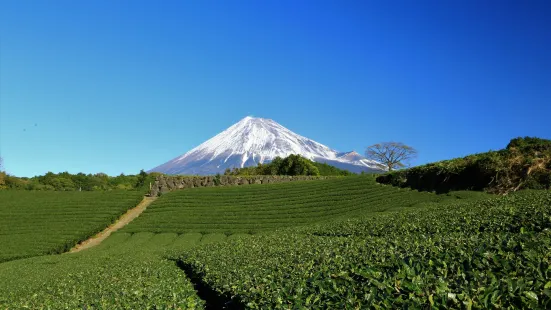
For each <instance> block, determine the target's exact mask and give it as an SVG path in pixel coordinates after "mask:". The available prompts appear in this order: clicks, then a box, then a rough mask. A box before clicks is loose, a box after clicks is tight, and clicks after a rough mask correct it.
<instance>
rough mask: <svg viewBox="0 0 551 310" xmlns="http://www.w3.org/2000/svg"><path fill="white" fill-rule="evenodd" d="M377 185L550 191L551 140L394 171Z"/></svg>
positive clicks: (525, 142)
mask: <svg viewBox="0 0 551 310" xmlns="http://www.w3.org/2000/svg"><path fill="white" fill-rule="evenodd" d="M377 182H380V183H384V184H391V185H394V186H400V187H411V188H414V189H418V190H423V191H436V192H448V191H453V190H477V191H481V190H486V191H488V192H492V193H502V194H503V193H508V192H514V191H517V190H521V189H550V188H551V140H545V139H539V138H530V137H525V138H516V139H512V140H511V141H510V143H509V144H508V145H507V147H506V148H505V149H503V150H499V151H492V152H487V153H480V154H474V155H469V156H466V157H464V158H456V159H452V160H444V161H440V162H436V163H431V164H427V165H422V166H418V167H413V168H410V169H406V170H399V171H393V172H391V173H388V174H385V175H382V176H379V177H378V178H377Z"/></svg>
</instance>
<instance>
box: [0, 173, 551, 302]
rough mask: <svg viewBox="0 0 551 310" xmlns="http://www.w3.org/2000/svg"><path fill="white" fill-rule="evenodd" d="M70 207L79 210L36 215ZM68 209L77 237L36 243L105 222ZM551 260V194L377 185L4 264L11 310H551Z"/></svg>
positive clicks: (195, 206)
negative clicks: (438, 190) (436, 191)
mask: <svg viewBox="0 0 551 310" xmlns="http://www.w3.org/2000/svg"><path fill="white" fill-rule="evenodd" d="M29 193H31V194H35V195H39V194H43V193H32V192H27V193H26V194H27V195H28V194H29ZM6 194H7V193H2V192H0V195H6ZM49 194H58V195H59V194H66V193H55V192H53V193H49ZM73 194H75V195H77V194H80V193H73ZM93 194H97V193H93ZM104 195H113V197H112V198H110V199H111V200H110V201H112V202H113V203H115V201H116V199H119V200H124V199H123V197H122V196H117V195H122V194H116V193H104ZM128 195H129V194H128ZM0 197H1V196H0ZM37 197H38V196H37ZM60 197H64V198H63V199H67V201H69V198H71V199H76V198H74V197H73V196H70V195H69V196H58V197H57V198H51V199H52V200H48V199H47V198H48V196H44V198H43V199H37V201H38V202H39V203H35V205H39V204H43V205H47V202H48V201H52V202H54V201H57V202H58V203H59V202H61V201H63V199H61V198H60ZM65 197H67V198H65ZM101 197H103V196H101ZM136 198H137V199H136ZM125 199H128V200H125V201H127V203H129V204H131V205H132V204H135V203H137V201H138V200H139V197H135V198H134V199H136V201H134V202H133V203H130V198H128V197H127V198H125ZM27 200H30V198H28V199H23V198H21V200H19V201H20V205H25V204H24V203H22V201H27ZM88 200H90V201H92V200H94V201H93V202H94V204H92V205H93V206H96V205H97V204H96V202H97V201H98V200H96V198H92V197H88ZM99 201H102V200H99ZM64 204H65V205H72V206H73V208H70V211H71V212H65V213H64V212H61V211H57V212H53V213H52V217H53V218H55V219H59V223H62V219H63V218H64V217H66V220H65V221H66V222H68V223H67V224H66V225H67V226H63V225H61V224H59V225H54V224H52V225H51V226H47V225H45V224H44V225H43V226H37V227H42V229H43V230H41V231H40V232H37V233H36V234H35V235H36V236H38V235H39V234H40V233H42V234H49V235H50V236H56V234H60V233H58V232H67V236H71V234H70V233H69V232H70V231H72V230H73V231H75V232H76V231H83V228H82V227H85V226H86V225H87V221H89V220H90V219H93V218H94V217H93V215H95V214H96V212H91V213H85V212H83V213H82V217H81V218H82V219H83V220H82V219H79V218H77V217H75V216H74V215H73V213H72V212H73V211H75V210H81V209H80V207H84V206H89V208H92V206H91V205H90V204H89V202H88V201H85V200H81V201H79V202H74V203H72V204H69V203H67V202H66V203H64ZM121 204H122V203H121ZM59 205H61V204H59ZM100 205H104V206H105V207H106V209H109V208H107V203H105V204H103V203H101V204H100ZM115 205H117V204H114V206H115ZM77 206H80V207H77ZM2 208H4V205H2ZM11 208H12V209H11V210H12V212H15V210H23V209H17V207H16V204H15V203H13V204H12V207H11ZM29 208H30V207H29ZM113 208H114V209H116V208H115V207H113ZM35 209H36V207H35ZM35 209H32V210H35ZM52 210H58V209H52ZM99 210H103V209H99ZM117 210H120V211H118V212H119V214H120V212H124V210H126V209H125V208H123V207H122V205H121V207H120V209H117ZM32 212H34V211H29V215H28V216H29V217H27V221H29V222H31V221H33V219H32V214H35V215H36V214H38V215H39V216H37V218H38V219H41V220H43V217H46V214H48V213H47V212H44V213H32ZM113 212H114V211H113ZM6 214H8V213H6ZM18 214H21V213H18ZM115 217H116V216H115ZM69 219H72V222H71V220H69ZM0 221H3V219H0ZM52 221H54V220H52ZM12 222H17V221H16V220H15V218H12V221H8V222H7V223H10V225H12ZM23 222H24V221H23V220H21V223H23ZM69 222H71V223H69ZM106 222H109V221H108V220H107V221H106ZM17 223H19V222H17ZM53 223H56V222H53ZM107 224H108V223H104V224H103V225H104V226H106V225H107ZM3 227H4V226H2V229H3ZM62 227H67V229H66V230H65V229H60V228H62ZM6 231H7V230H6ZM3 232H5V231H3ZM29 233H32V229H29ZM74 235H76V233H75V234H74ZM33 236H34V235H33ZM64 236H65V235H64ZM37 238H38V237H37ZM5 240H11V239H9V238H8V239H5ZM5 240H3V239H0V251H2V250H1V249H3V247H4V244H7V243H6V241H5ZM14 240H15V239H14ZM37 240H41V239H37ZM44 240H46V239H44ZM12 244H17V243H16V242H12ZM29 249H31V247H27V248H22V251H23V250H24V251H27V252H26V253H30V252H29V251H30V250H29ZM549 249H551V193H550V192H549V191H523V192H518V193H515V194H510V195H508V196H493V195H488V194H484V193H479V192H468V191H465V192H452V193H449V194H444V195H435V194H432V193H427V192H418V191H414V190H409V189H399V188H395V187H392V186H388V185H381V184H378V183H376V182H375V181H374V179H373V178H371V177H363V176H353V177H345V178H337V179H331V180H322V181H304V182H296V183H283V184H269V185H249V186H242V187H217V188H197V189H186V190H182V191H176V192H171V193H168V194H164V195H163V196H161V197H160V198H159V199H157V200H156V201H155V202H154V203H153V204H151V205H150V206H149V207H148V208H147V209H146V211H145V212H144V213H143V214H141V215H140V216H139V217H138V218H137V219H136V220H134V221H133V222H131V223H130V224H129V225H127V226H126V227H125V228H123V229H122V230H121V231H119V232H116V233H114V234H113V235H111V236H110V237H109V238H108V239H107V240H105V241H104V242H103V243H101V244H100V245H99V246H97V247H95V248H91V249H89V250H85V251H82V252H79V253H75V254H61V255H48V256H41V257H32V258H26V259H17V260H13V261H9V262H4V263H0V279H2V281H0V309H20V308H30V309H202V308H207V309H220V308H227V309H365V308H368V309H371V308H373V309H377V308H379V309H389V308H408V309H429V308H438V309H444V308H457V309H470V308H472V309H478V308H496V309H497V308H511V309H517V308H525V309H546V308H547V309H548V308H551V267H550V266H551V251H550V250H549Z"/></svg>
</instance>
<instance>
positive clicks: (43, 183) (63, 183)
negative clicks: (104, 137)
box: [0, 170, 155, 191]
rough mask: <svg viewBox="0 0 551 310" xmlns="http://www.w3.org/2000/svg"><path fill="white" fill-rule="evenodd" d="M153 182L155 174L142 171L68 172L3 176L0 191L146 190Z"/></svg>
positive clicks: (0, 181) (0, 180)
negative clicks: (116, 172)
mask: <svg viewBox="0 0 551 310" xmlns="http://www.w3.org/2000/svg"><path fill="white" fill-rule="evenodd" d="M154 181H155V174H147V173H146V172H144V171H143V170H142V171H140V173H139V174H136V175H124V174H121V175H119V176H115V177H112V176H108V175H107V174H105V173H96V174H84V173H78V174H70V173H69V172H61V173H57V174H56V173H53V172H48V173H46V174H45V175H41V176H35V177H32V178H27V177H16V176H12V175H9V174H3V175H2V178H1V179H0V189H19V190H54V191H78V190H83V191H105V190H114V189H119V190H146V189H149V182H154Z"/></svg>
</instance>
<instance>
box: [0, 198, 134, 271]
mask: <svg viewBox="0 0 551 310" xmlns="http://www.w3.org/2000/svg"><path fill="white" fill-rule="evenodd" d="M142 198H143V193H142V192H138V191H110V192H38V191H0V262H2V261H8V260H13V259H17V258H24V257H31V256H37V255H44V254H54V253H63V252H65V251H67V250H68V249H70V248H71V247H72V246H74V245H76V244H77V243H78V242H80V241H82V240H86V239H87V238H89V237H90V236H92V235H94V234H95V233H97V232H99V231H101V230H103V229H104V228H105V227H106V226H108V225H109V224H111V223H112V222H113V221H115V220H116V219H117V218H119V217H120V216H121V215H122V214H123V213H125V212H126V211H127V210H128V209H130V208H133V207H135V206H136V205H137V204H138V203H139V202H140V201H141V200H142Z"/></svg>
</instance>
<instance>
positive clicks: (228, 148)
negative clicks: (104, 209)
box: [149, 116, 384, 175]
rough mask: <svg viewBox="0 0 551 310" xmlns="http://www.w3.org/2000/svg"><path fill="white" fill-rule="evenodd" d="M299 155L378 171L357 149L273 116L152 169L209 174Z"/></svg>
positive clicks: (249, 120)
mask: <svg viewBox="0 0 551 310" xmlns="http://www.w3.org/2000/svg"><path fill="white" fill-rule="evenodd" d="M290 154H300V155H302V156H304V157H306V158H308V159H311V160H313V161H317V162H324V163H327V164H330V165H333V166H336V167H338V168H342V169H346V170H349V171H352V172H356V173H359V172H361V171H366V172H379V171H383V170H384V167H383V166H381V164H380V163H378V162H376V161H373V160H369V159H366V158H364V157H362V156H361V155H360V154H358V153H356V152H346V153H339V152H337V151H335V150H333V149H331V148H329V147H327V146H325V145H323V144H320V143H318V142H316V141H313V140H310V139H308V138H306V137H303V136H301V135H298V134H296V133H294V132H292V131H290V130H289V129H287V128H285V127H283V126H281V125H280V124H278V123H276V122H275V121H273V120H271V119H265V118H257V117H250V116H247V117H245V118H244V119H242V120H241V121H239V122H238V123H236V124H234V125H233V126H231V127H230V128H228V129H226V130H224V131H223V132H221V133H219V134H218V135H216V136H215V137H213V138H211V139H210V140H208V141H206V142H204V143H203V144H201V145H199V146H198V147H196V148H194V149H192V150H191V151H189V152H187V153H185V154H184V155H182V156H178V157H176V158H174V159H173V160H171V161H169V162H167V163H165V164H162V165H160V166H158V167H155V168H153V169H151V170H150V171H149V172H162V173H166V174H188V175H194V174H199V175H207V174H216V173H223V172H224V170H226V169H227V168H230V169H232V168H242V167H248V166H254V165H257V164H258V163H267V162H270V161H271V160H272V159H273V158H275V157H277V156H279V157H282V158H283V157H286V156H288V155H290Z"/></svg>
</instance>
